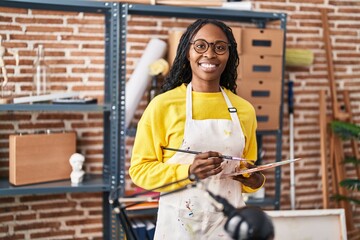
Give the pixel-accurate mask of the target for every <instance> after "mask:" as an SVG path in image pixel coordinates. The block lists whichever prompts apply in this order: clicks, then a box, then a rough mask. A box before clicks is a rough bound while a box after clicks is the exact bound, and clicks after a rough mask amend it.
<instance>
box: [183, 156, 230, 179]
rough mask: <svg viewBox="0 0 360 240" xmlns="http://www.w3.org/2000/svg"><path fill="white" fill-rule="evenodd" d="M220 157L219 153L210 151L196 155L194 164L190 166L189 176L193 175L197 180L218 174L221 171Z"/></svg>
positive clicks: (221, 160)
mask: <svg viewBox="0 0 360 240" xmlns="http://www.w3.org/2000/svg"><path fill="white" fill-rule="evenodd" d="M220 156H221V154H220V153H218V152H211V151H210V152H203V153H199V154H196V156H195V159H194V162H193V163H192V164H191V165H190V168H189V175H190V174H194V175H195V176H196V178H197V179H205V178H207V177H210V176H213V175H216V174H218V173H220V172H221V171H222V170H223V168H222V165H221V163H222V162H223V159H222V158H220Z"/></svg>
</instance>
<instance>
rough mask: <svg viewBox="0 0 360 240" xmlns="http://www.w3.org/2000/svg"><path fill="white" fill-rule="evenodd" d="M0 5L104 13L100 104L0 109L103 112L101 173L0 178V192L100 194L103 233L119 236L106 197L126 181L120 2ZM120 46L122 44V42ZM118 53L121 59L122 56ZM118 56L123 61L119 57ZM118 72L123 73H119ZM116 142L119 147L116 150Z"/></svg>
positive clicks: (10, 1) (35, 0) (42, 0)
mask: <svg viewBox="0 0 360 240" xmlns="http://www.w3.org/2000/svg"><path fill="white" fill-rule="evenodd" d="M0 6H3V7H14V8H28V9H43V10H55V11H71V12H89V13H100V14H104V17H105V92H104V102H105V103H104V104H103V105H97V104H89V105H81V104H71V105H61V104H5V105H0V111H2V112H6V111H7V112H9V111H10V112H11V111H12V112H15V111H26V112H37V111H53V112H68V111H81V112H102V113H103V116H104V143H103V146H104V162H103V174H102V176H98V175H91V174H87V175H86V177H85V178H84V181H83V182H82V183H81V184H79V185H78V186H72V185H71V182H70V180H66V181H56V182H50V183H42V184H31V185H27V186H18V187H14V186H12V185H11V184H9V181H8V179H0V195H2V196H5V195H6V196H11V195H24V194H52V193H54V194H55V193H68V192H103V237H104V239H119V237H121V234H122V233H121V232H120V231H119V223H118V222H117V218H116V216H115V214H113V212H112V208H111V206H110V204H109V201H108V196H109V193H110V191H112V190H113V189H116V187H117V186H119V184H124V175H125V174H124V173H125V172H124V169H123V168H122V169H120V167H119V166H120V165H119V162H124V161H125V131H124V128H125V113H124V111H125V110H124V109H125V72H124V71H125V64H124V62H123V61H124V59H125V56H124V55H125V54H124V53H121V52H120V45H119V44H120V43H121V40H120V39H119V36H120V35H121V34H120V32H119V31H120V26H119V23H120V22H121V21H120V20H119V19H120V14H119V9H120V8H119V3H112V2H96V1H73V0H62V1H51V0H31V1H30V0H2V1H0ZM123 44H124V42H123ZM121 56H122V57H121ZM120 59H122V60H123V61H120ZM120 75H122V76H123V77H120ZM119 146H121V147H120V148H119Z"/></svg>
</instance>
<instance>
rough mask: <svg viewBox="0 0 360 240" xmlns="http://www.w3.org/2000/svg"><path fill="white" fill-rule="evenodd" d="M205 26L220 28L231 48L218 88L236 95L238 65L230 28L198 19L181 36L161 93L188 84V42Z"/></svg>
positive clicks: (222, 24) (210, 20) (190, 73)
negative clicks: (220, 87)
mask: <svg viewBox="0 0 360 240" xmlns="http://www.w3.org/2000/svg"><path fill="white" fill-rule="evenodd" d="M206 24H214V25H216V26H218V27H219V28H221V29H222V30H223V32H224V33H225V35H226V37H227V39H228V41H229V43H230V44H231V47H230V48H229V59H228V61H227V64H226V67H225V69H224V72H223V73H222V74H221V78H220V86H222V87H224V88H227V89H229V90H231V91H232V92H234V93H236V79H237V67H238V65H239V56H238V53H237V50H236V46H237V44H236V41H235V38H234V35H233V33H232V31H231V28H230V27H228V26H227V25H226V24H224V23H223V22H220V21H217V20H212V19H198V20H196V21H195V22H194V23H192V24H191V25H189V26H188V28H187V29H186V31H185V33H184V34H183V35H182V36H181V38H180V41H179V45H178V48H177V51H176V57H175V60H174V63H173V65H172V67H171V69H170V72H169V74H168V75H167V77H166V78H165V81H164V85H163V86H162V90H163V92H166V91H169V90H171V89H174V88H176V87H178V86H180V85H181V84H183V83H189V82H191V79H192V72H191V67H190V62H189V60H188V58H187V53H188V51H189V47H190V41H191V40H192V38H193V37H194V35H195V34H196V33H197V32H198V31H199V29H200V28H201V27H202V26H204V25H206Z"/></svg>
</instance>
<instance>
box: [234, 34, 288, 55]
mask: <svg viewBox="0 0 360 240" xmlns="http://www.w3.org/2000/svg"><path fill="white" fill-rule="evenodd" d="M283 45H284V31H283V30H282V29H261V28H244V29H243V30H242V34H241V50H240V51H241V52H242V53H243V54H257V55H274V56H282V55H283Z"/></svg>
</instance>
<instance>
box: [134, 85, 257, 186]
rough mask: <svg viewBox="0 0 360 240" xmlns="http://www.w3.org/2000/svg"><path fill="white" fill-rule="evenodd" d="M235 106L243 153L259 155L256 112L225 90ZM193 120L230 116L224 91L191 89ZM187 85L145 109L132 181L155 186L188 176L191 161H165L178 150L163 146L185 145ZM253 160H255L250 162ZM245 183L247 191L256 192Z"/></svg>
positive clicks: (137, 140) (248, 156) (171, 91)
mask: <svg viewBox="0 0 360 240" xmlns="http://www.w3.org/2000/svg"><path fill="white" fill-rule="evenodd" d="M225 92H226V94H227V96H228V97H229V99H230V101H231V103H232V105H233V106H234V107H235V108H236V109H237V113H238V116H239V120H240V123H241V128H242V131H243V133H244V136H245V148H244V152H243V156H242V157H244V158H246V159H256V158H257V143H256V135H255V131H256V127H257V123H256V115H255V110H254V108H253V106H252V105H251V104H250V103H249V102H247V101H246V100H244V99H242V98H240V97H239V96H237V95H236V94H234V93H232V92H231V91H229V90H227V89H225ZM192 98H193V119H196V120H202V119H231V117H230V114H229V111H228V107H227V105H226V102H225V99H224V97H223V96H222V94H221V92H217V93H202V92H192ZM185 102H186V86H185V85H184V84H183V85H181V86H180V87H177V88H175V89H172V90H170V91H168V92H165V93H163V94H160V95H158V96H157V97H155V98H154V99H153V100H152V101H151V102H150V104H149V105H148V107H147V108H146V109H145V111H144V113H143V115H142V117H141V119H140V121H139V124H138V127H137V133H136V137H135V142H134V147H133V151H132V157H131V166H130V169H129V174H130V177H131V179H132V180H133V182H134V183H135V184H136V185H138V186H140V187H142V188H144V189H152V188H156V187H159V186H162V185H164V184H167V183H171V182H174V181H177V180H181V179H185V178H186V177H188V169H189V166H190V165H188V164H164V163H165V162H166V161H167V160H168V159H169V158H171V157H172V156H173V155H174V154H175V152H173V151H163V150H162V147H169V148H179V147H180V146H181V144H182V140H183V134H184V126H185V118H186V111H185V108H186V106H185V105H186V104H185ZM250 162H251V163H254V161H250ZM189 183H190V180H186V181H182V182H180V183H179V184H173V185H171V186H169V187H167V188H162V189H161V191H171V190H174V189H177V188H179V187H182V186H185V185H186V184H189ZM256 190H257V189H251V188H248V187H246V186H243V191H244V192H254V191H256Z"/></svg>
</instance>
